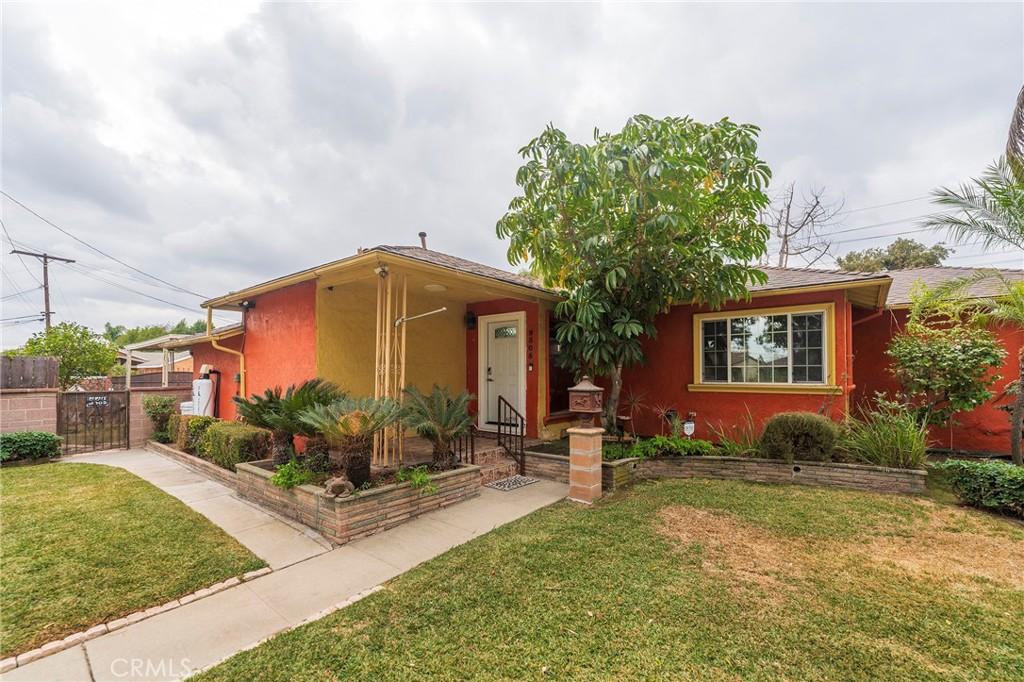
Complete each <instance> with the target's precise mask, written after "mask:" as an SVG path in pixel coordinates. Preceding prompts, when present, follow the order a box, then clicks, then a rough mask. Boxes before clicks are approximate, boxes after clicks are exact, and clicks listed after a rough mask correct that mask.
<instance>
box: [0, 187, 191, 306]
mask: <svg viewBox="0 0 1024 682" xmlns="http://www.w3.org/2000/svg"><path fill="white" fill-rule="evenodd" d="M0 194H3V195H4V196H5V197H7V198H8V199H10V200H11V201H13V202H14V203H15V204H17V205H18V206H20V207H21V208H23V209H24V210H26V211H28V212H29V213H31V214H32V215H34V216H35V217H36V218H39V219H40V220H42V221H43V222H44V223H46V224H47V225H49V226H50V227H52V228H54V229H56V230H58V231H59V232H61V233H63V234H66V235H67V236H69V237H71V238H72V239H74V240H75V241H76V242H78V243H79V244H82V245H83V246H85V247H87V248H89V249H91V250H93V251H95V252H96V253H98V254H100V255H101V256H104V257H106V258H109V259H110V260H112V261H114V262H115V263H119V264H121V265H123V266H124V267H126V268H128V269H129V270H134V271H135V272H137V273H139V274H140V275H145V276H146V277H149V278H151V279H154V280H156V281H157V282H161V283H162V284H166V285H167V286H169V287H171V288H172V289H176V290H177V291H180V292H182V293H185V294H191V295H192V296H198V297H199V298H202V299H206V298H209V296H204V295H203V294H197V293H196V292H194V291H191V290H189V289H186V288H184V287H180V286H178V285H177V284H174V283H172V282H168V281H167V280H165V279H161V278H159V277H157V276H156V275H151V274H149V273H148V272H145V271H144V270H140V269H138V268H137V267H135V266H133V265H128V263H125V262H124V261H123V260H121V259H120V258H117V257H116V256H112V255H110V254H109V253H107V252H106V251H103V250H101V249H98V248H96V247H95V246H93V245H92V244H90V243H89V242H87V241H85V240H84V239H79V238H78V237H76V236H75V235H73V234H71V233H70V232H68V231H67V230H65V229H64V228H63V227H61V226H60V225H57V224H56V223H54V222H53V221H51V220H48V219H46V218H44V217H43V216H41V215H39V214H38V213H36V212H35V211H33V210H32V209H31V208H29V207H28V206H26V205H25V204H23V203H21V202H20V201H18V200H17V199H15V198H14V197H12V196H11V195H10V194H8V193H7V192H5V191H3V190H0Z"/></svg>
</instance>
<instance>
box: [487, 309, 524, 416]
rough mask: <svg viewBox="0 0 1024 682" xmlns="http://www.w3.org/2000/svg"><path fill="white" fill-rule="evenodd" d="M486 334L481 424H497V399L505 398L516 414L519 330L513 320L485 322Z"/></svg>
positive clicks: (516, 322)
mask: <svg viewBox="0 0 1024 682" xmlns="http://www.w3.org/2000/svg"><path fill="white" fill-rule="evenodd" d="M483 331H484V333H485V334H486V335H487V343H486V350H485V352H484V356H483V361H484V367H483V376H484V386H483V393H484V396H483V397H484V401H485V402H484V404H485V405H486V412H485V413H484V422H485V425H491V426H497V424H498V396H501V397H503V398H505V400H507V401H508V402H509V403H511V404H512V406H513V407H515V408H516V409H517V410H518V411H519V412H520V414H522V412H523V406H522V405H521V404H520V389H521V388H522V386H521V385H520V380H521V377H520V375H521V373H522V372H521V370H522V368H521V367H520V364H519V363H520V353H519V351H520V348H521V347H522V343H523V340H522V331H523V330H522V328H521V325H520V321H519V320H518V319H516V318H509V319H503V320H488V321H487V322H486V323H485V324H484V330H483Z"/></svg>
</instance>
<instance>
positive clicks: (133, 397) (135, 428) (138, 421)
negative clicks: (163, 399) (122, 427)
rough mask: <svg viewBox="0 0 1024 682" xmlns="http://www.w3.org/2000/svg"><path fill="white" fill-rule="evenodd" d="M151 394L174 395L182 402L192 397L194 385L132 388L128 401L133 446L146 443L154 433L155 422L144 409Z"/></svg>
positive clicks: (129, 435) (129, 425)
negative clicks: (145, 402)
mask: <svg viewBox="0 0 1024 682" xmlns="http://www.w3.org/2000/svg"><path fill="white" fill-rule="evenodd" d="M149 395H169V396H173V397H174V398H175V400H176V401H177V402H179V403H180V402H184V401H187V400H191V399H192V387H191V386H188V387H184V388H183V387H181V386H178V387H176V388H175V387H167V388H163V387H161V386H156V387H153V388H132V390H131V392H130V398H129V403H128V444H129V446H131V447H133V448H137V447H141V446H143V445H145V444H146V441H148V440H149V439H150V437H151V436H152V435H153V422H152V421H151V420H150V418H149V417H147V416H146V413H145V412H143V411H142V401H143V399H144V398H145V397H146V396H149Z"/></svg>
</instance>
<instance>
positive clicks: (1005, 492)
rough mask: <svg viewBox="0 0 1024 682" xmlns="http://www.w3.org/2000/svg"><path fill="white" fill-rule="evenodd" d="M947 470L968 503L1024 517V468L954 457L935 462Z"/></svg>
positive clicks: (958, 492)
mask: <svg viewBox="0 0 1024 682" xmlns="http://www.w3.org/2000/svg"><path fill="white" fill-rule="evenodd" d="M935 468H936V469H938V470H939V471H943V472H945V474H946V475H947V477H948V478H949V484H950V486H952V488H953V492H955V493H956V495H957V497H959V498H960V500H961V501H962V502H963V503H964V504H969V505H971V506H972V507H978V508H980V509H987V510H989V511H994V512H999V513H1000V514H1008V515H1010V516H1016V517H1018V518H1022V519H1024V467H1019V466H1016V465H1014V464H1010V463H1009V462H999V461H977V462H971V461H967V460H962V459H950V460H947V461H945V462H941V463H939V464H936V465H935Z"/></svg>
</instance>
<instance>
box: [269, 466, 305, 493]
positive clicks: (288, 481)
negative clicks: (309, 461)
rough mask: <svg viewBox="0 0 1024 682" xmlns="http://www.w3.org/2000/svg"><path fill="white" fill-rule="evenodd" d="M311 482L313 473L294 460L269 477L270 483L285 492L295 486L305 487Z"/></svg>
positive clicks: (278, 468)
mask: <svg viewBox="0 0 1024 682" xmlns="http://www.w3.org/2000/svg"><path fill="white" fill-rule="evenodd" d="M312 480H313V472H312V471H310V470H309V469H307V468H306V467H304V466H303V465H302V464H301V463H300V462H299V461H298V460H296V459H291V460H289V461H288V463H287V464H282V465H281V466H279V467H277V471H275V472H274V475H273V476H271V477H270V482H271V483H273V484H274V485H276V486H277V487H278V488H284V489H285V490H291V489H292V488H294V487H295V486H297V485H305V484H307V483H309V482H310V481H312Z"/></svg>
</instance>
